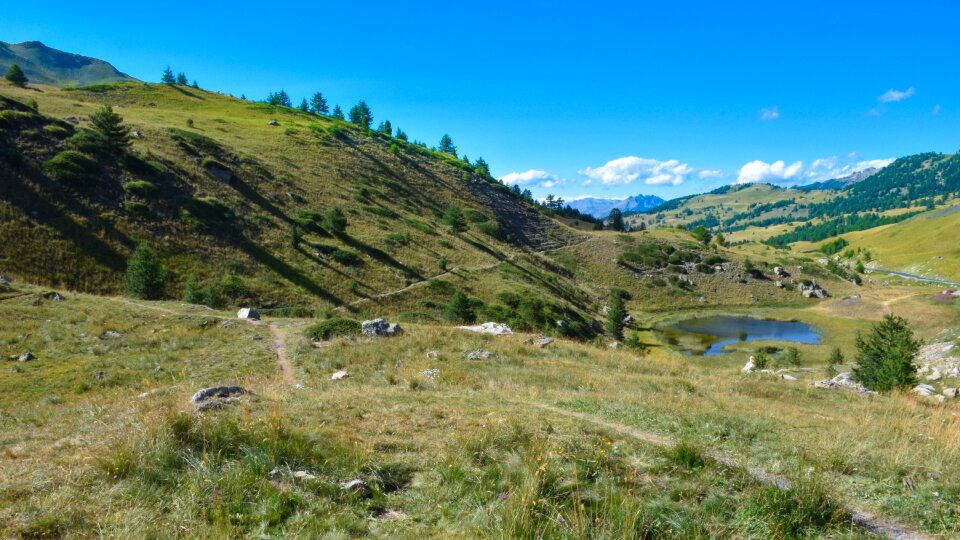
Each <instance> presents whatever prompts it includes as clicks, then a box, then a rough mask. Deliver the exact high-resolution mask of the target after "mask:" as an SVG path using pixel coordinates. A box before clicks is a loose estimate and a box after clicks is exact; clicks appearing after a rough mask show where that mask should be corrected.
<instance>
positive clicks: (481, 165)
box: [473, 157, 490, 176]
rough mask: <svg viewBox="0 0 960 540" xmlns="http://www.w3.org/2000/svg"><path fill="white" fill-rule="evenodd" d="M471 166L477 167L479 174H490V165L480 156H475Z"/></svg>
mask: <svg viewBox="0 0 960 540" xmlns="http://www.w3.org/2000/svg"><path fill="white" fill-rule="evenodd" d="M473 166H474V167H476V168H477V172H478V173H480V175H481V176H490V166H489V165H487V161H486V160H485V159H483V158H482V157H479V158H477V161H476V163H474V164H473Z"/></svg>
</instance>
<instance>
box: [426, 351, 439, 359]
mask: <svg viewBox="0 0 960 540" xmlns="http://www.w3.org/2000/svg"><path fill="white" fill-rule="evenodd" d="M439 357H440V352H439V351H427V358H439Z"/></svg>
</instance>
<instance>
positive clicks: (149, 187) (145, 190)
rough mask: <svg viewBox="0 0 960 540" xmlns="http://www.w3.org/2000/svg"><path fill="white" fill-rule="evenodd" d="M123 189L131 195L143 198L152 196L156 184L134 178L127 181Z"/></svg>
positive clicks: (154, 192)
mask: <svg viewBox="0 0 960 540" xmlns="http://www.w3.org/2000/svg"><path fill="white" fill-rule="evenodd" d="M123 189H124V190H126V191H127V193H130V194H132V195H136V196H138V197H143V198H145V199H147V198H150V197H153V196H154V195H156V194H157V191H159V190H158V189H157V186H155V185H153V183H151V182H147V181H146V180H134V181H132V182H127V183H126V184H124V185H123Z"/></svg>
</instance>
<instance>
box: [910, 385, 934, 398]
mask: <svg viewBox="0 0 960 540" xmlns="http://www.w3.org/2000/svg"><path fill="white" fill-rule="evenodd" d="M912 392H914V393H916V394H920V395H921V396H930V395H932V394H933V393H934V392H936V389H935V388H934V387H932V386H930V385H929V384H918V385H916V386H914V387H913V390H912Z"/></svg>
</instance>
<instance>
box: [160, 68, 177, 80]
mask: <svg viewBox="0 0 960 540" xmlns="http://www.w3.org/2000/svg"><path fill="white" fill-rule="evenodd" d="M160 82H162V83H163V84H169V85H174V84H177V78H176V77H174V76H173V70H171V69H170V66H167V69H165V70H163V76H162V77H160Z"/></svg>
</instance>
